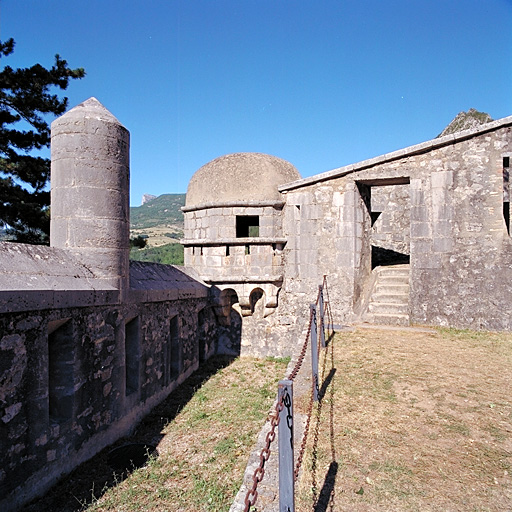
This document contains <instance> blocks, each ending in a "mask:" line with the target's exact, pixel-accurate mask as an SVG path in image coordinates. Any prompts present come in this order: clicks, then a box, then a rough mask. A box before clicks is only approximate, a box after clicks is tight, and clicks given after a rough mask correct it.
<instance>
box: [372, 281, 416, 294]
mask: <svg viewBox="0 0 512 512" xmlns="http://www.w3.org/2000/svg"><path fill="white" fill-rule="evenodd" d="M373 293H375V294H379V293H384V294H388V295H395V294H398V295H400V294H402V295H403V294H406V295H408V294H409V285H408V284H404V283H397V284H391V283H385V284H381V282H380V281H377V284H376V285H375V288H374V292H373Z"/></svg>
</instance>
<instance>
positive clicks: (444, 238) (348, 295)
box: [280, 117, 512, 330]
mask: <svg viewBox="0 0 512 512" xmlns="http://www.w3.org/2000/svg"><path fill="white" fill-rule="evenodd" d="M511 155H512V117H508V118H505V119H502V120H500V121H495V122H493V123H489V124H486V125H484V126H483V127H481V128H478V129H476V130H471V131H467V132H460V133H458V134H455V135H449V136H446V137H443V138H440V139H436V140H433V141H430V142H428V143H424V144H419V145H417V146H412V147H410V148H407V149H405V150H401V151H397V152H395V153H391V154H388V155H384V156H382V157H378V158H375V159H372V160H368V161H365V162H361V163H359V164H356V165H353V166H348V167H345V168H341V169H336V170H334V171H330V172H328V173H324V174H320V175H317V176H313V177H312V178H307V179H304V180H301V181H298V182H296V183H294V184H286V185H283V186H282V187H280V191H281V192H282V193H283V195H284V196H285V198H286V199H285V200H286V206H285V208H284V215H285V219H284V223H283V225H284V230H283V235H284V237H285V238H287V240H288V242H287V253H286V254H285V261H286V269H285V275H286V278H285V281H284V285H283V291H284V292H285V293H291V294H297V293H309V294H311V296H312V294H313V291H314V289H315V286H316V284H317V283H318V282H319V278H320V276H321V274H327V275H328V276H329V281H330V283H331V286H330V288H331V290H332V292H333V296H332V297H331V299H333V300H332V301H331V307H332V308H333V310H334V311H335V312H336V316H337V318H338V320H339V321H341V322H347V321H353V320H354V319H356V318H357V317H358V313H360V311H359V310H358V308H359V306H360V305H361V302H362V300H363V298H364V296H365V294H367V293H368V290H367V285H368V283H369V282H370V280H371V275H372V267H373V266H374V263H375V262H372V257H374V256H375V252H374V253H373V255H372V246H373V247H375V246H380V247H383V248H386V249H390V250H393V251H396V252H399V253H402V254H404V255H406V256H408V257H409V261H410V273H409V285H410V301H409V316H410V322H411V323H413V324H427V325H443V326H454V327H463V328H475V329H490V330H510V329H511V328H512V320H511V317H510V314H509V313H510V306H509V297H510V292H511V289H512V288H511V283H512V266H511V264H512V240H511V238H510V213H509V207H508V205H509V203H508V195H507V194H504V189H505V190H506V191H507V192H508V187H509V183H508V168H509V165H510V164H509V162H510V157H511ZM387 188H389V195H388V196H387V198H386V196H385V195H384V192H385V191H386V189H387ZM374 190H377V191H378V194H379V195H378V196H377V197H376V198H375V199H376V200H375V201H373V199H374V195H373V194H374ZM374 207H375V208H376V209H377V210H376V212H375V211H374V210H373V208H374ZM379 212H381V213H380V215H379V216H378V217H377V220H375V221H374V219H372V215H373V214H375V213H379ZM373 217H374V218H375V217H376V215H373ZM372 224H373V225H372ZM379 224H380V225H379Z"/></svg>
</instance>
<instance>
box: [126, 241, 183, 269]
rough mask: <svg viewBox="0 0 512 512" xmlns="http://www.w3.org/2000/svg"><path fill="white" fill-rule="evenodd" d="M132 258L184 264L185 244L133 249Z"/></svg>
mask: <svg viewBox="0 0 512 512" xmlns="http://www.w3.org/2000/svg"><path fill="white" fill-rule="evenodd" d="M130 259H131V260H137V261H152V262H153V263H165V264H167V265H183V246H182V245H181V244H166V245H160V246H159V247H149V248H147V249H132V250H131V251H130Z"/></svg>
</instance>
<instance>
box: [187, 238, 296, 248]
mask: <svg viewBox="0 0 512 512" xmlns="http://www.w3.org/2000/svg"><path fill="white" fill-rule="evenodd" d="M287 241H288V240H287V239H286V238H263V237H249V238H217V239H215V240H210V239H206V238H197V239H193V238H187V239H182V240H180V244H181V245H184V246H189V245H205V246H210V245H270V244H283V245H284V244H286V242H287Z"/></svg>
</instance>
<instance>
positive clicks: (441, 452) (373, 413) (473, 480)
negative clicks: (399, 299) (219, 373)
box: [297, 329, 512, 511]
mask: <svg viewBox="0 0 512 512" xmlns="http://www.w3.org/2000/svg"><path fill="white" fill-rule="evenodd" d="M324 356H325V357H324V360H323V364H324V371H329V370H330V369H332V368H334V369H335V376H334V378H333V380H332V382H331V385H330V387H329V389H328V390H327V392H326V395H325V397H324V400H323V403H321V404H320V406H319V407H318V408H315V410H314V418H312V434H313V435H311V434H310V439H309V441H308V453H307V458H306V465H305V467H304V471H303V472H302V476H301V479H300V482H299V484H298V495H297V510H299V511H303V510H312V509H313V510H351V511H382V510H393V511H409V510H411V511H412V510H422V511H449V510H450V511H451V510H454V511H455V510H457V511H458V510H478V511H505V510H511V509H512V479H511V473H512V403H511V396H510V380H511V377H512V336H511V335H510V334H494V333H475V332H469V331H455V330H439V331H435V332H433V333H430V334H429V333H424V332H411V331H408V332H401V331H386V330H367V329H364V330H362V329H361V330H357V331H355V332H351V333H343V334H338V335H337V336H336V338H335V340H334V343H333V344H332V345H331V347H330V348H329V349H328V351H327V353H326V354H324ZM316 437H318V440H317V441H315V438H316Z"/></svg>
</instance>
